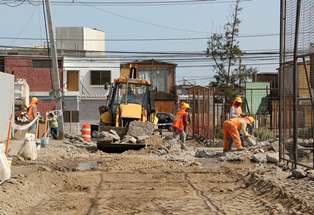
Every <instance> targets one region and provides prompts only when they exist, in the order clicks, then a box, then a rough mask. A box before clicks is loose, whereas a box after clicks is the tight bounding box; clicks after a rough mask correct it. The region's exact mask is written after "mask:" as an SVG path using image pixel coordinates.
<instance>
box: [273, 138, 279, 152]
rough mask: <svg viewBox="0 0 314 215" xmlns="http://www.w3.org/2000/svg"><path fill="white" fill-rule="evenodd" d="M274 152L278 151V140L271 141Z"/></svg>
mask: <svg viewBox="0 0 314 215" xmlns="http://www.w3.org/2000/svg"><path fill="white" fill-rule="evenodd" d="M271 145H272V147H273V151H274V152H279V141H274V142H272V143H271Z"/></svg>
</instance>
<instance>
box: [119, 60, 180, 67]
mask: <svg viewBox="0 0 314 215" xmlns="http://www.w3.org/2000/svg"><path fill="white" fill-rule="evenodd" d="M129 64H147V65H152V64H159V65H173V66H177V64H174V63H168V62H165V61H160V60H155V59H151V60H135V61H132V62H127V63H123V64H121V66H128V65H129Z"/></svg>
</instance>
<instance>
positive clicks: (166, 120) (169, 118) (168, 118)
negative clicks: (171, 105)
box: [157, 112, 174, 130]
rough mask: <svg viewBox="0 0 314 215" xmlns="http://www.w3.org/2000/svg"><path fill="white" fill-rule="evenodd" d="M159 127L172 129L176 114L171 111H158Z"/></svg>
mask: <svg viewBox="0 0 314 215" xmlns="http://www.w3.org/2000/svg"><path fill="white" fill-rule="evenodd" d="M157 118H158V128H159V129H168V130H171V129H172V122H173V120H174V116H173V114H172V113H169V112H158V113H157Z"/></svg>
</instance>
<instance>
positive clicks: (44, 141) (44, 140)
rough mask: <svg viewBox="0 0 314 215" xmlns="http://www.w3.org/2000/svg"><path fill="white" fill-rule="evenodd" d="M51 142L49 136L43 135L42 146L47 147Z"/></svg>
mask: <svg viewBox="0 0 314 215" xmlns="http://www.w3.org/2000/svg"><path fill="white" fill-rule="evenodd" d="M48 144H49V137H42V138H41V139H40V146H41V147H43V148H45V147H47V145H48Z"/></svg>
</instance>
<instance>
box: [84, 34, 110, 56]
mask: <svg viewBox="0 0 314 215" xmlns="http://www.w3.org/2000/svg"><path fill="white" fill-rule="evenodd" d="M83 34H84V50H86V51H101V52H103V51H105V33H104V32H103V31H100V30H95V29H91V28H84V30H83Z"/></svg>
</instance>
